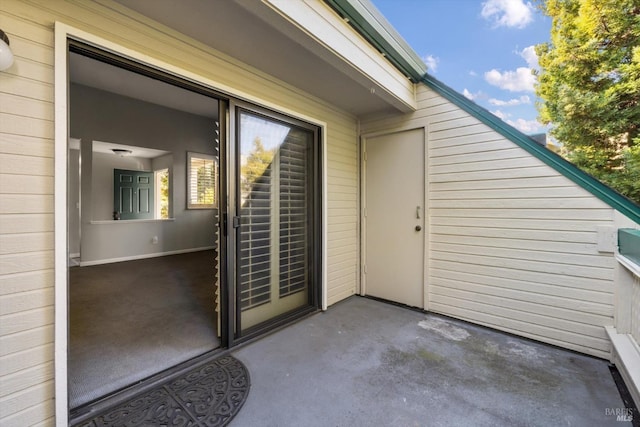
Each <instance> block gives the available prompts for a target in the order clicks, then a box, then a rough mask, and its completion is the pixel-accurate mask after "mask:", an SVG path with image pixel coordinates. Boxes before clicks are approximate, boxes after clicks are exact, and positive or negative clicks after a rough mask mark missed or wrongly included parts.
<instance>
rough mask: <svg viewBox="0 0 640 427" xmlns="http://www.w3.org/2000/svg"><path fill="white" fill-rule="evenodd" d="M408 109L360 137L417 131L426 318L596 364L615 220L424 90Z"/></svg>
mask: <svg viewBox="0 0 640 427" xmlns="http://www.w3.org/2000/svg"><path fill="white" fill-rule="evenodd" d="M418 105H419V109H418V111H416V112H415V113H412V114H406V115H399V116H396V117H385V118H377V119H372V120H368V121H364V122H363V123H362V132H363V134H367V133H375V132H383V131H388V130H389V129H411V128H415V127H425V128H426V129H427V156H428V163H427V174H426V177H427V186H428V202H427V206H428V213H429V215H428V222H429V226H428V236H429V237H428V239H429V242H428V247H429V252H428V255H427V259H426V263H427V264H428V275H427V280H426V283H425V286H426V288H427V301H428V307H426V308H427V309H428V310H430V311H433V312H437V313H442V314H445V315H448V316H452V317H456V318H460V319H464V320H467V321H470V322H474V323H479V324H482V325H486V326H489V327H492V328H496V329H500V330H504V331H507V332H511V333H514V334H517V335H522V336H525V337H529V338H533V339H536V340H539V341H543V342H547V343H550V344H554V345H559V346H561V347H565V348H569V349H572V350H577V351H580V352H583V353H587V354H591V355H594V356H598V357H603V358H608V357H609V355H610V351H611V348H610V342H609V339H608V338H607V336H606V334H605V329H604V326H607V325H612V324H613V316H614V298H615V281H614V277H615V275H614V270H615V266H616V260H615V258H614V251H615V243H613V242H615V238H614V237H612V236H614V235H615V229H616V226H617V225H618V223H617V222H616V220H615V216H616V214H617V212H616V211H615V210H614V209H613V208H611V207H610V206H608V205H607V204H605V203H604V202H602V201H601V200H599V199H598V198H597V197H595V196H594V195H592V194H591V193H589V192H588V191H586V190H585V189H583V188H582V187H580V186H579V185H577V184H576V183H574V182H573V181H571V180H570V179H569V178H567V177H565V176H563V175H562V174H561V173H560V172H558V171H556V170H555V169H553V168H551V167H550V166H547V165H546V164H544V163H543V162H542V161H541V160H539V159H537V158H536V157H534V156H532V155H531V154H529V153H527V152H526V151H525V150H524V149H522V148H520V147H519V146H517V145H516V144H515V143H513V142H511V141H510V140H508V139H507V138H505V137H504V136H502V135H500V134H499V133H497V132H496V131H494V130H493V129H491V128H489V127H488V126H486V125H485V124H483V123H481V122H480V120H478V119H477V118H475V117H473V116H471V115H470V114H468V113H466V112H465V111H464V110H462V109H460V108H459V107H458V106H456V105H455V104H453V103H452V102H450V101H448V100H447V99H445V98H444V97H442V96H441V95H439V94H438V93H436V92H435V91H433V90H431V89H429V88H428V87H426V86H419V87H418ZM627 221H630V220H628V219H627ZM636 226H637V225H636ZM608 236H609V237H611V238H609V237H608ZM603 241H605V242H606V241H610V242H612V243H611V244H609V245H607V244H602V242H603Z"/></svg>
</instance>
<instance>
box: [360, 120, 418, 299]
mask: <svg viewBox="0 0 640 427" xmlns="http://www.w3.org/2000/svg"><path fill="white" fill-rule="evenodd" d="M413 130H419V131H422V134H423V137H424V139H423V144H424V159H423V161H424V167H425V171H424V195H423V197H424V232H425V236H424V247H423V256H424V260H423V289H422V295H423V296H422V307H423V310H424V311H429V309H430V305H429V300H430V298H429V274H428V273H429V258H430V257H429V236H430V229H431V227H430V215H429V197H428V196H429V154H428V153H429V147H428V145H427V143H428V140H429V137H428V129H427V126H401V127H396V128H390V129H385V130H382V131H376V132H368V133H364V134H362V135H361V137H360V293H359V294H360V295H361V296H366V294H367V276H366V274H365V267H366V261H367V250H366V248H367V229H366V228H367V221H366V214H367V211H366V209H367V168H366V165H365V163H366V152H367V140H368V139H372V138H377V137H381V136H390V135H393V134H397V133H402V132H409V131H413Z"/></svg>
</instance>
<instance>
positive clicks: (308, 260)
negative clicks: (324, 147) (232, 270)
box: [233, 108, 319, 335]
mask: <svg viewBox="0 0 640 427" xmlns="http://www.w3.org/2000/svg"><path fill="white" fill-rule="evenodd" d="M236 129H237V155H236V159H237V160H236V176H237V182H236V194H235V196H236V216H235V217H234V218H233V227H234V228H235V229H236V242H237V243H236V263H235V264H236V313H237V314H238V315H239V319H238V324H237V326H236V328H237V330H239V332H240V335H243V334H244V333H245V332H246V331H247V330H250V329H252V328H255V327H258V326H259V325H265V324H267V323H269V322H273V321H275V320H278V319H282V318H283V317H287V315H292V314H296V313H299V312H303V311H305V310H307V309H313V307H314V305H317V296H316V293H317V292H316V289H317V287H316V285H317V283H316V282H317V277H318V274H317V262H316V257H317V255H318V240H319V230H318V224H319V217H318V212H319V202H318V200H319V199H318V193H319V191H318V190H317V187H318V181H319V179H318V170H319V168H318V157H319V156H318V131H317V128H315V127H312V126H309V125H306V124H304V123H298V122H295V121H293V120H288V119H286V118H285V119H283V118H281V117H277V118H276V117H274V116H271V115H265V114H262V113H258V112H255V111H250V110H246V109H242V108H238V109H237V110H236Z"/></svg>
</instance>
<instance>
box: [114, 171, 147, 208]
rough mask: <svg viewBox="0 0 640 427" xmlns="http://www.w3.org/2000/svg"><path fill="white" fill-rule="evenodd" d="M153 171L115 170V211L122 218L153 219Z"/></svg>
mask: <svg viewBox="0 0 640 427" xmlns="http://www.w3.org/2000/svg"><path fill="white" fill-rule="evenodd" d="M153 181H154V180H153V172H141V171H131V170H125V169H114V170H113V211H114V212H117V214H118V217H119V218H120V219H153V218H154V212H153V207H154V204H153V194H154V188H153Z"/></svg>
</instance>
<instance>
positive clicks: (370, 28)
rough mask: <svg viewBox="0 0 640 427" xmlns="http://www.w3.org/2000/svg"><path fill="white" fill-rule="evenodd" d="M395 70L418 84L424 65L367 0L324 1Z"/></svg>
mask: <svg viewBox="0 0 640 427" xmlns="http://www.w3.org/2000/svg"><path fill="white" fill-rule="evenodd" d="M325 3H326V4H328V5H329V6H330V7H331V8H332V9H333V10H335V11H336V12H337V13H338V14H339V15H340V16H342V17H343V18H345V19H347V20H348V22H349V24H351V26H352V27H353V28H354V29H355V30H356V31H358V32H359V33H360V34H361V35H362V36H363V37H364V38H365V39H366V40H367V41H368V42H369V43H370V44H371V45H372V46H373V47H375V48H376V49H377V50H378V51H379V52H380V53H382V54H383V55H384V56H385V57H386V58H387V59H388V60H389V61H390V62H391V63H392V64H393V65H394V66H395V67H396V68H397V69H398V70H400V71H401V72H402V73H403V74H404V75H405V76H407V77H409V79H411V81H413V82H414V83H417V82H419V81H420V79H421V78H422V76H423V75H424V74H425V73H426V72H427V66H426V65H425V63H424V61H423V60H422V59H421V58H420V56H418V54H417V53H416V52H415V51H414V50H413V48H412V47H411V46H409V44H408V43H407V42H406V41H405V40H404V39H403V38H402V36H401V35H400V33H398V31H396V29H395V28H393V26H392V25H391V24H390V23H389V21H387V19H386V18H385V17H384V16H383V15H382V14H381V13H380V11H378V9H376V7H375V6H374V5H373V4H372V3H371V2H370V1H369V0H325Z"/></svg>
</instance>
